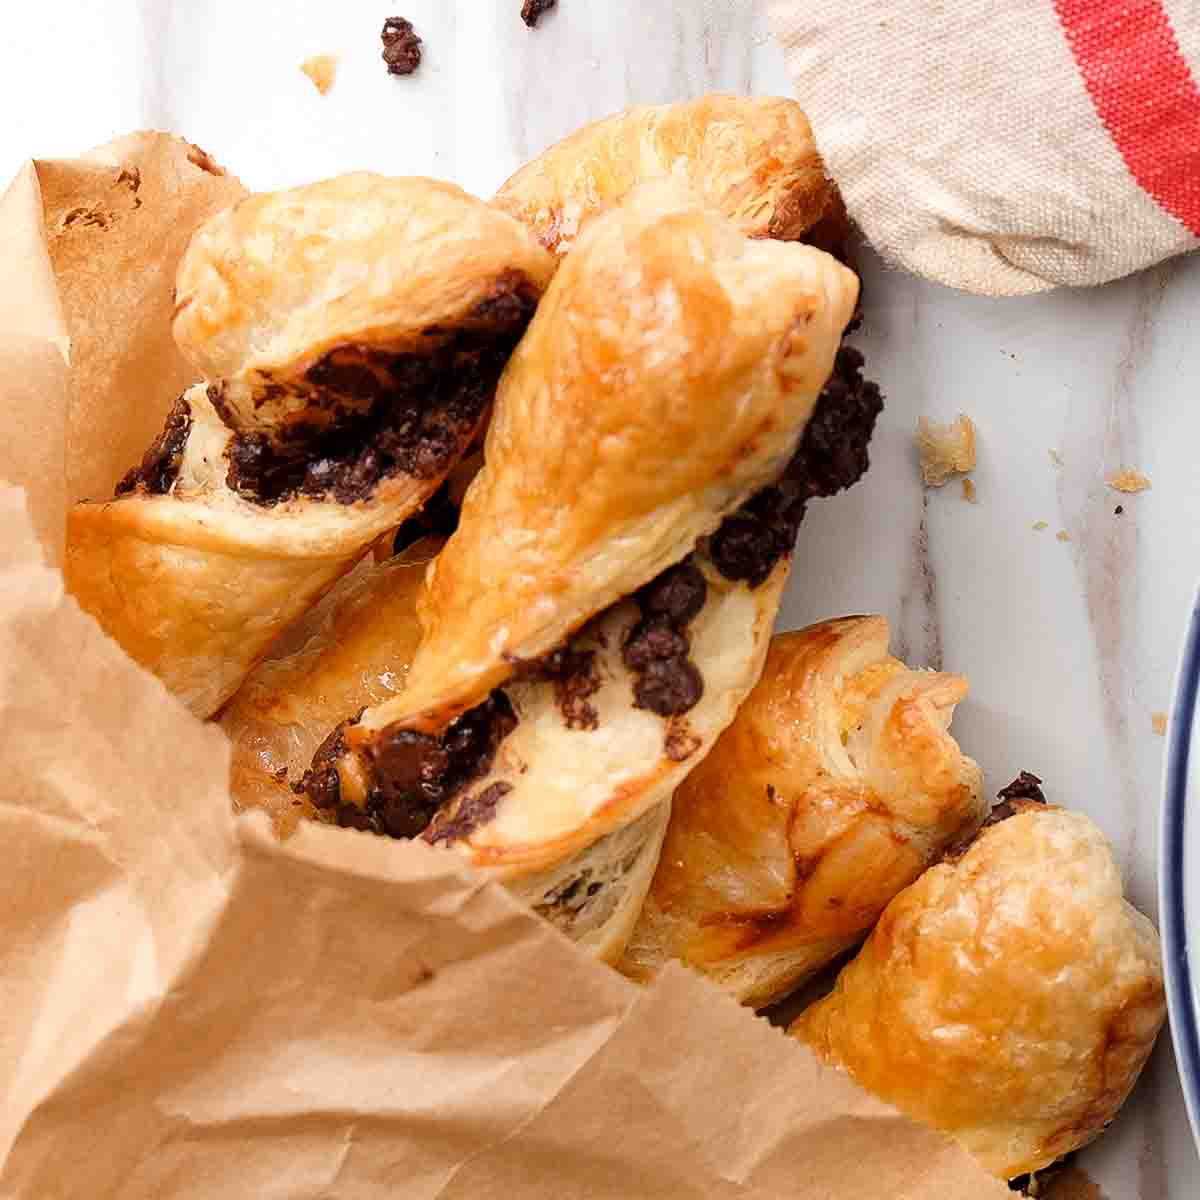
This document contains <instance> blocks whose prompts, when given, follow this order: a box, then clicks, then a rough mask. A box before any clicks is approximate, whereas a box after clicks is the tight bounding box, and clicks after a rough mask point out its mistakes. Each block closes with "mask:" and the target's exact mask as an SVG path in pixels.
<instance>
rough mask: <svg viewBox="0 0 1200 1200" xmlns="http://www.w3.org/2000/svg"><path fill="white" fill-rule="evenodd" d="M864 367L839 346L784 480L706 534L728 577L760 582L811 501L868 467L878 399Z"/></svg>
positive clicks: (791, 542)
mask: <svg viewBox="0 0 1200 1200" xmlns="http://www.w3.org/2000/svg"><path fill="white" fill-rule="evenodd" d="M862 366H863V356H862V354H861V353H859V351H858V350H856V349H854V347H853V346H842V348H841V349H840V350H839V351H838V353H837V359H836V361H835V363H834V369H833V374H832V375H831V376H830V377H829V380H828V382H827V383H826V384H825V387H824V388H823V389H822V391H821V395H820V397H819V398H818V399H817V403H816V407H815V408H814V409H813V414H812V416H811V417H810V418H809V421H808V424H807V425H806V426H805V429H804V434H803V436H802V437H801V439H800V445H799V446H798V447H797V449H796V453H795V454H794V455H793V456H792V460H791V462H790V463H789V464H788V466H787V468H786V469H785V471H784V473H783V476H782V478H781V479H780V480H779V482H778V483H776V484H774V485H772V486H771V487H768V488H764V489H763V490H762V491H760V492H758V493H756V494H755V495H754V496H752V497H751V498H750V499H749V500H748V501H747V502H746V503H745V504H743V505H742V507H741V508H740V509H738V510H737V512H734V513H731V514H730V515H729V516H728V517H726V518H725V520H724V521H723V522H722V523H721V526H720V528H719V529H718V530H717V531H716V533H714V534H713V535H712V537H711V538H710V539H709V544H708V552H709V555H710V557H711V558H712V561H713V565H714V566H715V567H716V568H717V570H718V571H720V572H721V574H722V575H724V576H725V578H726V579H736V580H744V581H745V582H746V583H748V584H749V585H750V586H751V587H758V586H759V584H761V583H763V582H764V581H765V580H766V578H767V576H769V575H770V574H771V571H772V570H773V569H774V567H775V564H776V563H777V562H779V560H780V559H781V558H783V557H784V556H785V555H788V554H790V553H791V552H792V548H793V547H794V546H795V544H796V534H797V532H798V531H799V529H800V522H801V521H802V520H803V519H804V510H805V507H806V506H807V504H808V501H809V500H811V499H813V498H815V497H817V496H832V495H834V494H835V493H837V492H839V491H841V490H842V489H843V488H848V487H850V486H851V484H853V483H856V482H857V481H858V480H859V479H860V478H861V477H862V475H863V473H864V472H865V471H866V469H867V467H868V466H869V465H870V460H869V458H868V454H867V446H868V444H869V443H870V440H871V434H872V433H873V432H874V430H875V421H876V419H877V418H878V416H879V414H880V412H881V411H882V410H883V397H882V395H881V394H880V391H879V388H878V386H877V385H876V384H874V383H871V382H870V381H869V380H864V379H863V377H862Z"/></svg>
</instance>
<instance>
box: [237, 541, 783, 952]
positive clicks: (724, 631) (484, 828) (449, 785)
mask: <svg viewBox="0 0 1200 1200" xmlns="http://www.w3.org/2000/svg"><path fill="white" fill-rule="evenodd" d="M434 549H436V544H435V543H433V542H431V541H428V540H426V541H422V542H420V543H417V544H416V545H414V546H412V547H411V548H410V549H408V550H407V551H405V553H404V554H403V555H402V556H400V557H398V558H395V559H389V560H387V561H385V562H382V563H378V564H376V563H371V564H366V563H362V564H360V565H359V566H358V567H357V568H356V569H355V571H354V572H353V573H352V574H351V575H349V576H347V577H346V578H345V579H344V580H342V581H341V582H340V583H339V584H338V585H337V586H336V587H335V588H334V589H333V591H332V592H330V594H329V595H328V596H326V597H325V599H324V600H322V602H321V604H320V605H318V606H317V608H316V609H314V610H313V611H312V612H311V613H310V614H309V615H308V616H306V618H305V619H304V621H303V622H302V623H301V624H300V626H298V627H297V629H296V630H294V631H293V632H292V633H291V634H290V635H289V638H288V643H289V644H288V645H287V646H285V647H280V648H278V649H277V650H276V651H275V652H274V653H273V654H272V656H271V657H270V658H268V659H267V660H266V661H264V662H263V663H262V664H260V665H259V667H258V668H257V669H256V670H255V671H254V673H253V674H252V675H251V676H250V678H249V679H248V680H247V681H246V683H245V684H244V685H243V687H242V688H241V690H240V691H239V692H238V694H237V695H236V696H235V697H234V699H233V701H232V702H231V703H230V704H229V706H228V707H227V708H226V710H225V712H224V714H223V715H222V718H221V725H222V727H223V728H224V729H225V730H226V732H227V733H228V734H229V736H230V738H231V740H232V741H233V746H234V753H233V776H232V786H233V792H234V798H235V802H236V803H237V805H238V806H239V807H259V808H264V809H266V810H267V811H268V812H270V813H271V815H272V817H273V819H274V821H275V823H276V827H277V828H278V829H279V830H280V831H281V832H283V833H285V834H286V833H287V832H289V831H290V829H291V828H292V827H293V826H294V824H295V822H296V820H298V819H299V818H300V817H314V816H317V815H320V814H318V813H317V811H316V810H315V809H314V807H313V805H312V804H311V802H310V801H309V799H308V797H307V796H298V795H296V794H295V793H294V792H293V790H292V788H291V784H292V783H294V782H295V781H297V780H298V779H299V778H300V774H299V772H300V771H302V770H303V766H304V765H306V764H307V762H308V759H309V758H310V757H311V756H312V754H313V751H314V750H315V749H316V748H317V743H318V742H319V741H320V739H321V737H322V736H323V735H324V733H325V731H327V730H328V729H329V727H330V725H331V724H333V723H334V722H336V720H337V718H338V716H339V715H340V714H342V713H346V712H350V713H354V712H356V711H357V710H358V709H360V708H361V707H362V706H363V705H364V704H369V703H378V702H379V701H380V700H381V699H383V698H385V697H386V696H387V695H389V694H393V693H394V692H396V691H397V690H398V689H400V688H402V687H403V682H404V678H405V674H406V670H407V666H408V662H409V660H410V659H411V656H412V652H413V649H414V648H415V645H416V640H417V620H416V609H415V604H414V598H415V594H416V591H417V587H418V583H419V578H420V575H421V572H422V570H423V568H424V563H425V562H426V561H428V558H429V556H430V554H431V553H432V552H433V550H434ZM681 573H682V574H683V575H686V576H687V579H686V580H684V581H683V585H684V586H686V587H691V588H693V589H699V590H694V591H692V592H690V593H689V596H690V598H689V599H688V601H687V603H686V604H685V605H683V606H682V607H681V606H680V605H679V604H678V602H677V605H676V609H677V612H682V611H685V610H687V609H691V608H696V609H697V611H696V612H695V613H693V614H691V615H690V616H689V618H688V620H687V622H686V628H687V631H688V647H689V651H690V658H689V660H688V661H689V663H690V667H689V668H687V669H690V670H693V671H695V672H696V674H697V678H698V680H699V682H700V684H701V689H702V694H700V695H698V696H696V697H695V700H694V703H693V704H692V705H691V706H690V707H689V709H688V711H687V712H686V714H677V715H667V716H664V715H662V714H659V713H656V712H654V711H653V710H651V709H647V708H643V707H639V706H638V705H637V704H636V703H635V693H636V688H637V683H638V674H637V672H636V671H635V670H634V669H632V668H631V667H630V665H629V663H628V662H627V661H626V659H627V657H628V655H627V654H626V648H627V647H628V646H629V645H630V643H631V634H633V633H634V631H635V629H636V628H637V627H638V626H639V625H640V624H642V623H643V611H642V610H643V606H644V607H646V608H650V607H652V600H651V598H650V596H651V594H650V593H646V594H644V595H643V596H642V597H641V598H640V599H639V600H636V601H634V600H631V601H626V602H624V603H622V604H620V605H617V606H615V607H614V608H613V609H612V610H610V611H609V612H608V613H606V614H604V615H603V616H602V617H600V618H598V619H597V621H595V622H594V623H592V624H591V625H589V627H588V628H587V629H586V630H585V631H583V632H582V633H581V634H580V635H579V636H578V637H576V638H574V639H572V642H571V643H570V646H569V647H568V649H567V650H566V651H565V653H564V654H563V655H561V656H560V657H559V661H557V662H556V663H555V664H544V665H543V666H542V668H541V669H540V670H539V672H538V673H536V674H535V675H533V676H532V677H527V678H525V679H523V680H520V681H516V682H510V683H509V684H508V685H507V686H506V688H505V690H504V691H503V692H502V693H497V694H496V695H495V696H494V697H493V699H492V700H491V701H490V702H489V704H488V705H487V706H485V708H484V710H483V711H482V712H478V711H477V712H476V713H473V714H471V715H470V718H469V719H468V720H467V721H465V722H464V723H463V724H462V725H461V726H460V728H459V729H458V730H457V731H456V732H457V733H458V734H461V735H462V736H461V737H456V736H455V735H454V734H452V735H451V736H450V737H449V738H448V739H447V740H446V742H445V747H446V748H447V749H448V750H450V751H451V752H450V753H446V752H445V751H443V749H442V748H441V747H437V746H435V745H431V744H430V743H429V741H428V740H425V741H422V740H421V739H420V738H419V737H418V738H416V739H405V738H404V737H403V736H402V737H401V739H400V740H399V742H398V744H397V745H396V746H393V747H391V753H392V754H393V756H394V757H395V759H397V760H398V761H399V763H400V764H401V765H403V764H405V763H407V764H408V765H409V766H410V767H412V768H413V769H414V774H415V776H416V779H417V782H418V784H419V786H418V788H417V789H415V791H416V794H415V795H404V794H402V793H400V792H399V791H398V790H397V791H395V792H393V793H392V794H390V795H389V796H388V797H387V798H386V799H384V801H383V802H382V803H381V804H379V805H378V806H377V807H373V808H371V809H370V810H367V811H364V810H360V809H358V808H355V807H353V806H349V805H342V806H339V807H338V808H337V809H335V810H333V811H328V812H326V813H325V814H324V815H325V816H327V817H331V818H332V819H334V820H337V821H338V822H339V823H342V824H344V825H348V826H350V827H351V828H357V829H364V830H370V831H372V832H376V833H383V834H390V835H392V836H397V837H412V836H416V835H417V834H420V833H422V832H424V835H425V837H426V838H427V840H429V841H431V842H432V843H433V844H435V845H447V846H452V847H453V848H454V849H455V850H456V851H458V852H459V853H463V854H465V855H467V856H468V857H469V858H470V859H471V861H472V862H473V863H474V864H475V865H476V866H477V867H479V868H480V869H482V870H483V871H484V872H485V873H487V874H491V875H493V876H496V877H498V878H500V879H502V880H503V881H504V882H505V883H506V884H507V885H508V886H509V887H510V888H511V889H512V890H513V891H514V892H516V893H517V894H518V895H520V896H521V897H522V898H523V899H525V900H527V901H528V902H529V903H530V904H531V905H532V906H533V907H534V908H535V910H536V911H538V912H540V913H541V914H542V915H543V916H544V917H546V918H547V919H548V920H550V921H552V922H553V923H554V924H556V925H557V926H558V927H559V928H560V929H562V930H563V932H564V933H566V934H567V935H568V936H569V937H571V938H572V939H573V940H575V941H577V942H579V943H580V944H581V945H582V946H583V947H584V948H586V949H587V950H589V951H590V952H592V953H594V954H596V955H598V956H600V957H603V958H605V959H608V960H610V961H615V960H616V959H617V958H618V957H619V956H620V953H621V951H622V949H623V947H624V944H625V941H626V939H627V938H628V936H629V932H630V930H631V929H632V927H633V923H634V921H635V920H636V918H637V913H638V910H639V909H640V907H641V903H642V900H643V899H644V896H645V892H646V889H647V888H648V887H649V884H650V879H651V877H652V875H653V872H654V867H655V864H656V863H657V861H658V852H659V847H660V845H661V841H662V835H663V832H664V830H665V828H666V822H667V817H668V814H669V811H670V796H671V793H672V791H673V790H674V789H675V786H676V785H677V783H678V782H679V780H680V779H681V778H683V776H684V775H685V774H686V772H687V771H688V770H689V769H690V768H691V766H692V765H693V764H694V762H695V761H697V760H698V759H699V758H700V757H702V755H703V754H704V753H705V752H706V751H707V749H708V747H709V746H710V745H711V743H712V741H713V740H714V739H715V738H716V736H717V735H718V733H719V732H720V730H721V729H722V728H724V727H725V725H727V724H728V722H729V721H730V720H731V719H732V717H733V714H734V711H735V710H736V707H737V704H738V702H739V701H740V700H741V698H742V697H743V696H744V695H745V694H746V692H747V690H748V689H749V688H750V686H751V685H752V684H753V681H754V679H755V678H756V677H757V675H758V672H759V670H760V669H761V665H762V658H763V655H764V654H765V650H766V646H767V643H768V639H769V637H770V629H771V625H772V622H773V620H774V616H775V612H776V610H777V607H778V601H779V595H780V591H781V589H782V587H783V583H784V580H785V579H786V575H787V567H786V564H785V563H780V564H778V565H777V566H776V568H775V570H774V571H773V572H772V574H771V577H770V578H768V579H767V580H766V581H765V582H764V583H762V584H761V585H759V586H758V587H756V588H751V587H749V586H748V585H747V584H746V583H743V582H733V581H729V580H725V579H723V578H722V577H721V576H720V575H719V574H718V573H716V572H715V571H714V570H713V569H712V568H711V566H707V565H705V566H700V565H695V564H692V565H689V566H686V567H684V568H677V569H676V571H675V573H674V574H675V576H679V575H680V574H681ZM664 586H666V587H668V588H669V587H670V581H669V580H668V582H667V584H665V585H664ZM674 593H675V595H676V598H677V600H678V594H679V584H678V583H677V584H676V585H675V587H674ZM451 748H452V749H451ZM393 765H395V764H393ZM439 769H440V770H441V772H442V774H441V776H439V774H438V770H439ZM443 780H445V787H444V788H443V787H442V783H443ZM435 789H436V798H435V800H434V802H433V803H432V804H431V803H429V797H430V792H431V791H434V790H435Z"/></svg>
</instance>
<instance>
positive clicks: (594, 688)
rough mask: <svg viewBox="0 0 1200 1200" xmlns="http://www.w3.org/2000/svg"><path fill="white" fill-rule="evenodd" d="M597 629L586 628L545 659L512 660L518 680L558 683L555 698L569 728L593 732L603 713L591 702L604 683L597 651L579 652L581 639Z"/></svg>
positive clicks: (555, 687)
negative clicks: (577, 645) (599, 670)
mask: <svg viewBox="0 0 1200 1200" xmlns="http://www.w3.org/2000/svg"><path fill="white" fill-rule="evenodd" d="M601 615H603V614H601ZM593 628H594V626H586V625H585V626H584V628H583V629H581V630H580V631H579V633H578V634H576V635H575V637H574V638H572V639H571V641H569V642H567V643H566V644H565V645H563V646H559V647H558V649H556V650H551V651H550V653H549V654H543V655H542V656H541V658H529V659H521V660H512V661H513V666H514V668H515V670H514V671H513V677H514V678H515V679H519V680H522V681H528V682H530V683H553V684H554V698H555V700H556V701H557V702H558V708H559V711H560V712H561V713H562V716H563V723H564V724H565V725H566V727H567V728H568V729H580V730H592V729H597V728H599V725H600V714H599V713H598V712H597V711H596V706H595V705H594V704H592V703H591V700H590V698H591V697H592V696H594V695H595V694H596V693H597V692H598V691H599V690H600V687H601V683H602V680H601V678H600V675H599V674H598V672H597V671H596V652H595V651H594V650H578V649H575V646H576V644H577V642H578V640H579V639H580V638H582V637H584V636H585V635H588V634H590V633H591V632H592V630H593Z"/></svg>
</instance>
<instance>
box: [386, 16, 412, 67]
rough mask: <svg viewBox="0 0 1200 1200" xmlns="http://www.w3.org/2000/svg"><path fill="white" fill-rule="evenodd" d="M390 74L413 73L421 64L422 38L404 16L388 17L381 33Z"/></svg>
mask: <svg viewBox="0 0 1200 1200" xmlns="http://www.w3.org/2000/svg"><path fill="white" fill-rule="evenodd" d="M379 38H380V40H381V41H382V42H383V61H384V62H385V63H387V69H388V74H389V75H411V74H412V73H413V72H414V71H415V70H416V69H417V68H418V67H419V66H420V65H421V39H420V38H419V37H418V36H417V33H416V30H415V29H413V23H412V22H411V21H409V20H407V19H406V18H404V17H388V18H387V20H385V21H384V23H383V29H382V30H381V31H380V33H379Z"/></svg>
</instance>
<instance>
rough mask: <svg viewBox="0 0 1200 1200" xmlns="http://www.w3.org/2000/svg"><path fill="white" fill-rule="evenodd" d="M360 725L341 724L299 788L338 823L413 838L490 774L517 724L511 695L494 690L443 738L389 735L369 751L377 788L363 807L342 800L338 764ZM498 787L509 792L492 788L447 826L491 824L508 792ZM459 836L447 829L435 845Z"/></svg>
mask: <svg viewBox="0 0 1200 1200" xmlns="http://www.w3.org/2000/svg"><path fill="white" fill-rule="evenodd" d="M359 715H360V716H361V714H359ZM357 720H358V717H357V716H356V717H354V718H352V719H351V721H349V722H343V724H342V725H340V726H338V728H337V729H335V730H334V731H333V733H331V734H330V735H329V737H328V738H326V739H325V741H324V743H322V745H321V748H320V749H319V750H318V751H317V753H316V754H315V755H314V756H313V764H312V767H311V768H310V769H309V770H308V771H306V772H305V774H304V778H303V779H302V780H301V781H300V784H299V786H298V789H297V790H299V791H303V792H306V793H307V794H308V797H309V799H311V800H312V802H313V804H314V805H315V806H316V807H317V808H319V809H323V810H325V811H327V812H331V813H332V814H333V816H334V818H335V820H336V821H337V823H338V824H339V825H344V826H349V827H351V828H355V829H366V830H370V831H371V832H372V833H379V834H386V835H388V836H389V837H395V838H415V837H417V836H419V835H420V834H421V833H422V832H424V831H426V830H427V829H428V827H429V824H430V822H431V821H432V820H433V818H434V816H435V815H436V814H437V812H438V810H439V809H440V808H441V807H442V806H443V805H444V804H446V803H447V802H448V801H450V800H452V799H453V798H454V797H455V796H457V795H458V794H459V793H460V792H462V791H463V790H464V789H466V788H467V787H469V786H470V785H471V784H472V783H473V782H474V781H475V780H476V779H479V778H480V777H481V776H483V775H486V774H487V772H488V770H489V769H490V768H491V765H492V762H493V761H494V759H495V757H496V750H497V749H498V747H499V745H500V743H501V742H502V741H503V740H504V739H505V738H506V737H507V736H508V735H509V734H510V733H511V732H512V731H513V729H515V728H516V725H517V718H516V715H515V714H514V713H513V710H512V705H511V704H510V703H509V702H508V697H507V696H505V694H504V693H503V692H502V691H495V692H493V693H492V694H491V696H489V697H488V698H487V700H485V701H484V702H483V703H482V704H480V705H478V706H477V707H475V708H473V709H471V710H470V712H466V713H463V715H462V716H460V717H458V718H457V719H456V720H454V721H452V722H451V723H450V725H449V726H448V727H447V728H446V730H445V732H444V733H442V734H441V735H440V736H438V737H431V736H430V735H428V734H424V733H417V732H416V731H414V730H411V729H398V730H394V731H388V732H385V733H384V734H383V735H382V736H381V737H380V738H378V739H377V740H376V741H374V742H373V743H371V745H370V746H369V748H368V750H367V758H368V766H367V769H368V771H369V774H370V780H371V783H370V790H369V791H368V793H367V802H366V804H365V806H364V807H362V808H359V807H358V806H356V805H353V804H343V803H342V798H341V787H340V783H339V780H338V775H337V770H336V768H335V767H334V766H333V765H332V764H333V763H334V762H335V760H336V759H337V758H338V757H339V756H340V755H341V754H342V753H344V751H345V736H344V735H345V726H346V725H347V724H352V723H353V722H354V721H357ZM495 786H499V787H501V788H503V789H505V790H507V789H508V787H509V785H508V784H500V785H494V786H493V787H491V788H486V789H485V790H484V791H483V792H482V793H480V795H479V796H477V797H473V798H471V799H470V800H468V801H465V802H464V805H463V806H462V808H460V811H459V813H458V814H457V815H456V816H455V817H454V818H452V819H451V820H450V821H449V822H448V825H449V826H452V827H454V828H457V829H460V830H462V829H466V827H467V824H468V821H469V820H470V821H473V822H474V824H472V825H471V826H470V827H471V828H474V827H475V826H476V825H478V824H480V823H482V821H483V820H486V819H487V817H488V816H489V815H490V814H491V813H493V812H494V811H495V807H496V803H497V802H498V801H499V800H500V797H501V796H503V795H504V794H505V791H500V792H496V791H495V790H494V789H495ZM489 794H490V795H489ZM489 805H490V808H489ZM460 836H463V834H462V833H461V832H458V833H449V834H447V833H444V832H442V833H440V834H439V835H438V838H437V840H447V839H448V838H450V837H460ZM431 840H433V839H431Z"/></svg>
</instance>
